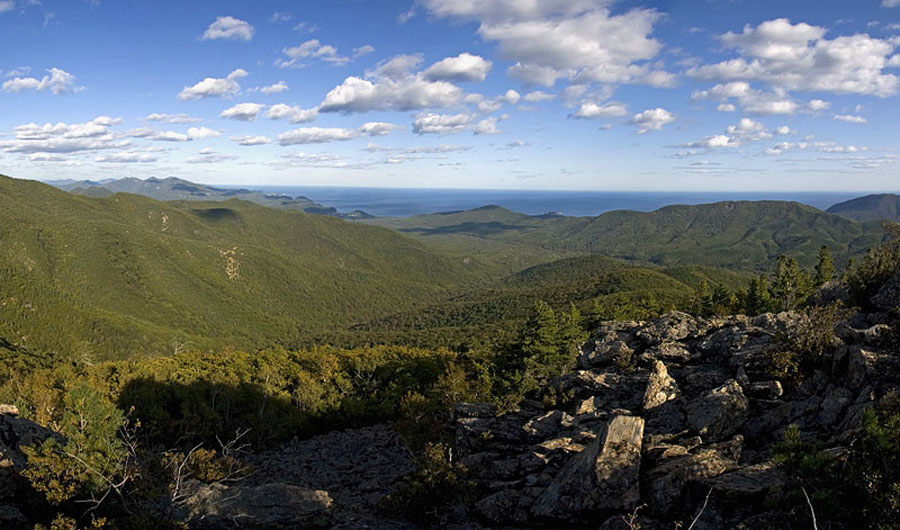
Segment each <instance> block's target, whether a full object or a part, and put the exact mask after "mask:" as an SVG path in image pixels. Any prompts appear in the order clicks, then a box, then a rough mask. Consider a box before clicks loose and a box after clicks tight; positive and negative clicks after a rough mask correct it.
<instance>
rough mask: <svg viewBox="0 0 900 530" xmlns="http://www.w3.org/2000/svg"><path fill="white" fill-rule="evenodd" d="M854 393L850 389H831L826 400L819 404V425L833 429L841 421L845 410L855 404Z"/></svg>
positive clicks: (827, 392) (826, 394) (826, 395)
mask: <svg viewBox="0 0 900 530" xmlns="http://www.w3.org/2000/svg"><path fill="white" fill-rule="evenodd" d="M855 397H856V396H854V395H853V391H852V390H850V389H849V388H845V387H838V388H834V387H832V388H830V389H829V390H828V391H826V393H825V398H824V399H822V403H820V404H819V415H818V421H817V423H818V424H819V425H822V426H827V427H831V426H833V425H835V424H836V423H837V422H839V421H840V420H841V418H842V417H843V413H844V410H845V409H846V408H847V406H849V405H850V404H851V403H853V399H854V398H855Z"/></svg>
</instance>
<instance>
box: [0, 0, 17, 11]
mask: <svg viewBox="0 0 900 530" xmlns="http://www.w3.org/2000/svg"><path fill="white" fill-rule="evenodd" d="M15 8H16V3H15V1H14V0H0V13H6V12H7V11H12V10H13V9H15Z"/></svg>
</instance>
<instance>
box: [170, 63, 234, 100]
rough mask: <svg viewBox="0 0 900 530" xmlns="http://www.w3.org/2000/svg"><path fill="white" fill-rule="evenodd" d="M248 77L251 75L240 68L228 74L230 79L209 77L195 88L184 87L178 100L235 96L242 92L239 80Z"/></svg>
mask: <svg viewBox="0 0 900 530" xmlns="http://www.w3.org/2000/svg"><path fill="white" fill-rule="evenodd" d="M248 75H249V74H248V73H247V72H246V71H245V70H243V69H241V68H238V69H237V70H234V71H233V72H231V73H230V74H228V77H225V78H215V77H207V78H205V79H204V80H203V81H200V82H199V83H197V84H196V85H194V86H190V87H188V86H186V87H184V89H183V90H182V91H181V92H180V93H179V94H178V99H180V100H182V101H190V100H194V99H200V98H208V97H222V96H234V95H235V94H237V93H238V92H240V91H241V85H240V84H239V83H238V79H241V78H243V77H247V76H248Z"/></svg>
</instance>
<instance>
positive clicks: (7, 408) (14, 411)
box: [0, 404, 19, 416]
mask: <svg viewBox="0 0 900 530" xmlns="http://www.w3.org/2000/svg"><path fill="white" fill-rule="evenodd" d="M0 414H9V415H10V416H18V415H19V407H17V406H15V405H5V404H0Z"/></svg>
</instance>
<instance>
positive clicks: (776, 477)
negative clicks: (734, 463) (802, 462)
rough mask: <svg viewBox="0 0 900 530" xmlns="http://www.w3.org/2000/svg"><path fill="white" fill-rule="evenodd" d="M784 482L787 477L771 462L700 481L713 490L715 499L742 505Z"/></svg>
mask: <svg viewBox="0 0 900 530" xmlns="http://www.w3.org/2000/svg"><path fill="white" fill-rule="evenodd" d="M786 481H787V477H785V476H784V474H783V473H782V472H781V471H780V470H779V469H778V468H777V467H776V466H775V464H773V463H771V462H767V463H763V464H757V465H754V466H747V467H742V468H739V469H735V470H733V471H728V472H726V473H722V474H721V475H718V476H715V477H711V478H705V479H702V480H700V482H701V483H702V484H704V485H705V486H708V487H710V488H712V489H713V491H714V493H715V494H716V496H717V498H722V497H724V498H726V499H728V500H730V501H735V502H742V503H747V502H751V501H752V500H753V499H751V497H755V496H760V495H762V496H764V495H765V494H766V493H768V492H769V490H770V489H771V488H773V487H776V486H782V485H783V484H784V483H785V482H786ZM757 500H758V499H757Z"/></svg>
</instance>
